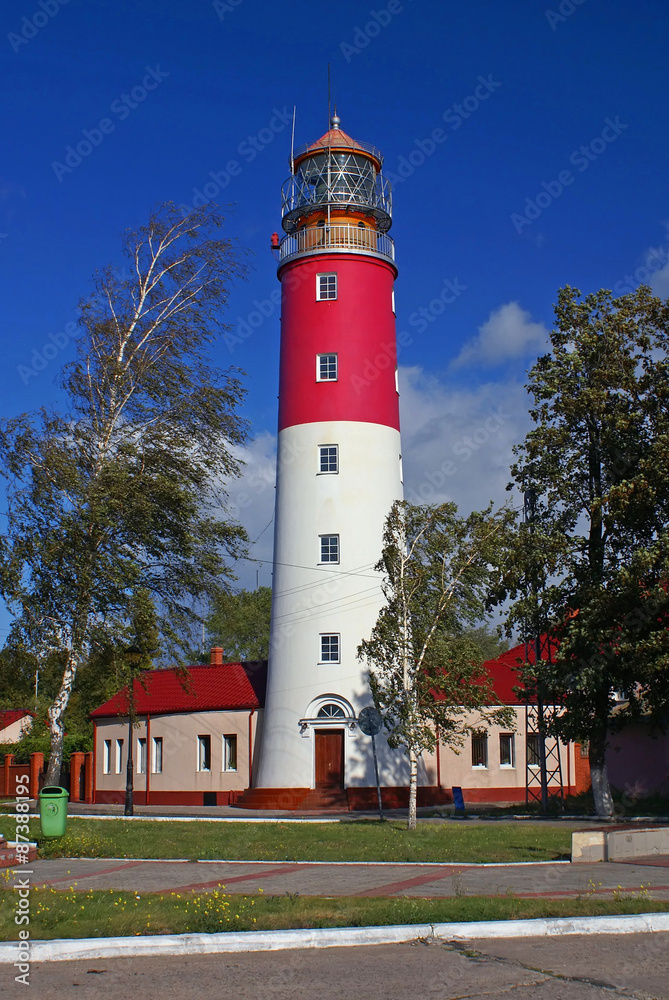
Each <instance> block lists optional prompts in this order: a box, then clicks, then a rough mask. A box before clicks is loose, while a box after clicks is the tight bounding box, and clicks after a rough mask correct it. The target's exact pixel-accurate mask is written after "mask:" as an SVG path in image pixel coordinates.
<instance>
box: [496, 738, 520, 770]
mask: <svg viewBox="0 0 669 1000" xmlns="http://www.w3.org/2000/svg"><path fill="white" fill-rule="evenodd" d="M499 764H500V767H515V766H516V749H515V746H514V739H513V733H500V734H499Z"/></svg>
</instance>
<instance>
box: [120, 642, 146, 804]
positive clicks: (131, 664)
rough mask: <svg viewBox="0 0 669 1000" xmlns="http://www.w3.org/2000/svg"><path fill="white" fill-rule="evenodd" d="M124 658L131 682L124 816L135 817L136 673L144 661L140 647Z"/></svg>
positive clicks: (134, 648)
mask: <svg viewBox="0 0 669 1000" xmlns="http://www.w3.org/2000/svg"><path fill="white" fill-rule="evenodd" d="M123 657H124V659H125V662H126V664H127V666H128V673H129V674H130V681H129V683H128V756H127V765H126V773H125V809H124V815H126V816H133V815H134V811H133V801H132V797H133V780H134V763H133V754H132V729H133V724H134V722H135V673H136V672H137V669H138V668H139V665H140V663H141V660H142V651H141V649H140V648H139V647H138V646H134V645H133V646H128V648H127V649H126V650H125V652H124V654H123Z"/></svg>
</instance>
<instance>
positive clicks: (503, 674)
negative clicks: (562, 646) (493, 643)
mask: <svg viewBox="0 0 669 1000" xmlns="http://www.w3.org/2000/svg"><path fill="white" fill-rule="evenodd" d="M541 659H542V660H547V659H548V643H547V642H546V636H545V635H542V636H541ZM525 660H526V652H525V643H521V644H520V645H519V646H514V647H513V648H512V649H507V651H506V652H505V653H501V654H500V655H499V656H497V657H496V658H495V659H494V660H486V662H485V663H484V664H483V670H484V671H485V673H487V674H488V676H489V677H490V679H491V681H492V686H493V690H494V692H495V695H496V696H497V699H498V700H499V704H500V705H519V704H523V705H524V704H525V702H524V700H523V699H522V698H519V697H518V695H517V694H515V693H514V691H513V688H514V687H522V686H523V685H522V683H521V680H520V676H519V674H518V669H519V667H520V666H521V664H523V663H525ZM527 662H528V663H534V662H535V646H534V643H533V642H530V643H528V646H527ZM532 700H534V699H532Z"/></svg>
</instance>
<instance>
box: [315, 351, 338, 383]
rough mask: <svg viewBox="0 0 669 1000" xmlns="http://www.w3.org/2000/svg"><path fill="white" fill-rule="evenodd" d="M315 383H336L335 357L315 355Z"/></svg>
mask: <svg viewBox="0 0 669 1000" xmlns="http://www.w3.org/2000/svg"><path fill="white" fill-rule="evenodd" d="M316 381H317V382H336V381H337V355H336V354H317V355H316Z"/></svg>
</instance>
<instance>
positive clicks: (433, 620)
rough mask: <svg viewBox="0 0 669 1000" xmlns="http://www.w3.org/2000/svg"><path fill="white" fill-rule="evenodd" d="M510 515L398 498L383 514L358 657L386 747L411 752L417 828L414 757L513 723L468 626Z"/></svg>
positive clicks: (476, 614) (412, 819) (478, 612)
mask: <svg viewBox="0 0 669 1000" xmlns="http://www.w3.org/2000/svg"><path fill="white" fill-rule="evenodd" d="M510 517H511V514H510V513H509V512H508V511H506V510H503V511H500V512H496V513H495V512H493V510H492V508H488V509H487V510H485V511H483V512H481V513H479V512H474V513H473V514H470V515H469V517H460V516H459V515H458V513H457V508H456V506H455V504H451V503H446V504H441V505H439V506H434V507H422V506H415V505H412V504H409V503H407V502H405V501H397V502H396V503H395V504H394V505H393V507H392V510H391V512H390V514H389V516H388V518H387V520H386V524H385V528H384V534H383V554H382V556H381V560H380V562H379V563H378V565H377V567H376V569H377V570H378V571H379V572H382V573H383V574H384V582H383V585H382V586H383V593H384V596H385V599H386V603H385V604H384V606H383V607H382V608H381V611H380V612H379V616H378V618H377V621H376V624H375V626H374V628H373V630H372V634H371V636H370V638H369V639H366V640H365V641H364V642H362V643H361V644H360V646H359V647H358V656H359V657H360V658H361V659H365V660H366V661H367V663H368V664H369V668H370V673H369V678H370V684H371V688H372V693H373V696H374V703H375V705H376V707H377V709H378V710H379V711H380V712H381V714H382V715H383V718H384V725H385V728H386V730H387V733H388V744H389V746H391V747H393V748H397V747H401V748H403V749H404V751H405V752H406V754H407V756H408V758H409V768H410V778H409V818H408V828H409V829H410V830H413V829H415V827H416V797H417V784H418V759H419V757H420V756H421V755H422V754H423V753H425V752H426V751H433V750H434V748H435V746H436V729H437V727H438V729H439V736H440V740H441V741H442V742H443V743H445V744H447V745H450V746H452V747H454V748H456V749H457V748H459V747H460V746H461V745H462V743H463V740H464V737H465V735H466V734H467V733H470V732H474V731H477V730H479V729H480V728H482V727H483V726H486V725H487V726H489V725H492V724H497V723H499V724H502V723H503V724H504V725H510V724H511V722H512V714H511V712H510V710H509V709H507V708H492V707H490V706H491V703H492V702H493V701H494V695H493V692H492V689H491V685H490V682H489V680H488V678H486V677H485V676H484V675H483V673H482V671H481V657H480V648H479V645H478V643H477V642H476V640H475V638H474V637H473V635H472V632H471V630H472V629H473V628H474V627H475V626H476V624H477V623H478V622H480V621H481V618H482V617H483V609H484V604H485V600H486V596H487V587H488V580H489V573H490V565H491V564H492V563H493V562H495V560H496V559H497V555H498V549H499V544H500V540H501V537H502V535H503V529H504V527H505V525H507V524H508V521H509V518H510Z"/></svg>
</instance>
